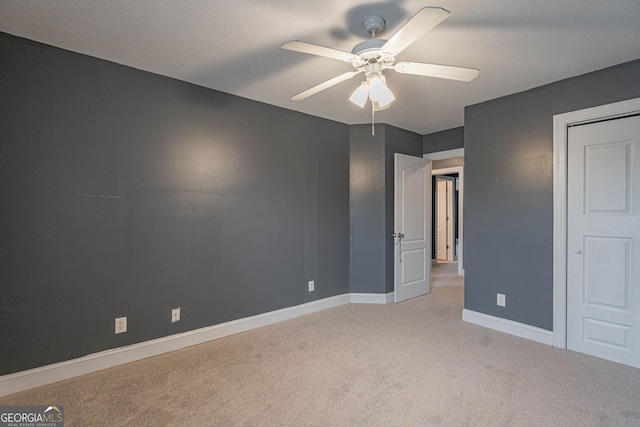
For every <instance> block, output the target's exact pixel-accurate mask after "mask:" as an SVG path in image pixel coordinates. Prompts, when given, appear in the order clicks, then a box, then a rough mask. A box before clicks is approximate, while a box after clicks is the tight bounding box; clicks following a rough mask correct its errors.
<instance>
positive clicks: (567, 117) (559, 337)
mask: <svg viewBox="0 0 640 427" xmlns="http://www.w3.org/2000/svg"><path fill="white" fill-rule="evenodd" d="M637 112H640V98H636V99H630V100H627V101H622V102H616V103H613V104H607V105H601V106H599V107H593V108H586V109H584V110H578V111H572V112H569V113H564V114H557V115H555V116H553V346H554V347H559V348H567V128H568V127H569V126H570V125H573V124H579V123H588V122H592V121H597V120H601V119H607V118H615V117H621V116H626V115H629V114H633V113H637Z"/></svg>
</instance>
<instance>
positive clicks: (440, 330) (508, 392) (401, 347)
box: [0, 265, 640, 427]
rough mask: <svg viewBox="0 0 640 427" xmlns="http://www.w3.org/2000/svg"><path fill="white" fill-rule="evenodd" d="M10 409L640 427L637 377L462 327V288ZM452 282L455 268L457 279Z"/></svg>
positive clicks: (79, 420)
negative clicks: (48, 407)
mask: <svg viewBox="0 0 640 427" xmlns="http://www.w3.org/2000/svg"><path fill="white" fill-rule="evenodd" d="M438 267H439V266H435V267H434V274H433V280H434V287H433V292H432V293H431V294H429V295H426V296H422V297H419V298H415V299H413V300H409V301H406V302H403V303H400V304H387V305H357V304H350V305H345V306H341V307H337V308H334V309H330V310H326V311H323V312H319V313H315V314H311V315H307V316H304V317H300V318H297V319H293V320H289V321H285V322H282V323H279V324H275V325H271V326H267V327H264V328H261V329H257V330H254V331H251V332H246V333H243V334H239V335H235V336H232V337H228V338H223V339H220V340H217V341H213V342H209V343H206V344H202V345H199V346H194V347H190V348H187V349H184V350H181V351H176V352H173V353H170V354H166V355H162V356H157V357H153V358H150V359H146V360H142V361H139V362H135V363H131V364H128V365H124V366H120V367H116V368H112V369H108V370H104V371H101V372H97V373H94V374H90V375H86V376H83V377H78V378H75V379H71V380H67V381H63V382H60V383H56V384H52V385H49V386H44V387H40V388H37V389H33V390H29V391H26V392H22V393H17V394H14V395H10V396H5V397H2V398H0V405H36V404H37V405H43V404H47V405H50V404H51V405H53V404H59V405H64V407H65V415H66V425H67V426H107V425H108V426H238V425H243V426H265V425H268V426H282V425H291V426H303V425H311V426H327V425H335V426H353V425H358V426H389V425H396V426H452V427H453V426H455V427H460V426H639V425H640V403H639V402H640V370H639V369H634V368H631V367H626V366H622V365H618V364H615V363H611V362H608V361H605V360H600V359H596V358H593V357H590V356H586V355H582V354H578V353H574V352H571V351H567V350H559V349H556V348H552V347H548V346H545V345H543V344H538V343H535V342H531V341H527V340H524V339H520V338H516V337H513V336H510V335H506V334H503V333H500V332H495V331H492V330H489V329H485V328H482V327H479V326H475V325H472V324H469V323H465V322H463V321H462V320H461V311H462V307H463V287H462V278H458V277H452V276H451V275H450V274H446V273H442V272H441V271H438ZM448 267H449V268H451V266H450V265H449V266H448Z"/></svg>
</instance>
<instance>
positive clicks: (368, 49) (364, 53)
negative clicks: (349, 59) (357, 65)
mask: <svg viewBox="0 0 640 427" xmlns="http://www.w3.org/2000/svg"><path fill="white" fill-rule="evenodd" d="M386 42H387V41H386V40H384V39H371V40H365V41H363V42H361V43H358V44H357V45H356V47H354V48H353V50H352V51H351V53H354V54H356V55H359V56H360V57H362V58H364V59H370V58H375V57H377V56H378V55H379V51H380V48H381V47H382V46H384V44H385V43H386Z"/></svg>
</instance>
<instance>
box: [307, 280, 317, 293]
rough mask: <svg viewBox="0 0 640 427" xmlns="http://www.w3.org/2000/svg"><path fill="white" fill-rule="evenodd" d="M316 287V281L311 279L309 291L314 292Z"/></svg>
mask: <svg viewBox="0 0 640 427" xmlns="http://www.w3.org/2000/svg"><path fill="white" fill-rule="evenodd" d="M315 289H316V282H315V281H313V280H309V292H313V291H314V290H315Z"/></svg>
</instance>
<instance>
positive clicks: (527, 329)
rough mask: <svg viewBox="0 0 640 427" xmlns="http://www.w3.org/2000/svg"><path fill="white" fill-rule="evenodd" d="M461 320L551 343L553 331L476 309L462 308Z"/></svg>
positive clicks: (543, 342)
mask: <svg viewBox="0 0 640 427" xmlns="http://www.w3.org/2000/svg"><path fill="white" fill-rule="evenodd" d="M462 320H464V321H465V322H469V323H473V324H476V325H479V326H484V327H485V328H489V329H495V330H496V331H500V332H504V333H507V334H511V335H515V336H517V337H520V338H526V339H528V340H532V341H536V342H539V343H542V344H547V345H552V344H553V332H551V331H547V330H546V329H541V328H537V327H535V326H530V325H525V324H524V323H519V322H514V321H513V320H508V319H503V318H501V317H496V316H490V315H488V314H484V313H478V312H477V311H472V310H467V309H464V310H462Z"/></svg>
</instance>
